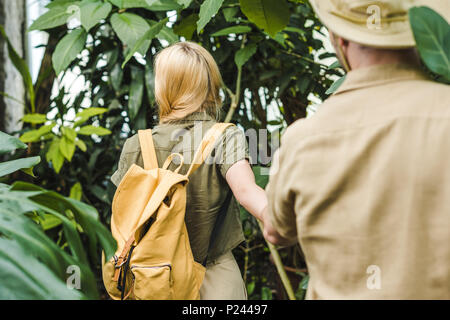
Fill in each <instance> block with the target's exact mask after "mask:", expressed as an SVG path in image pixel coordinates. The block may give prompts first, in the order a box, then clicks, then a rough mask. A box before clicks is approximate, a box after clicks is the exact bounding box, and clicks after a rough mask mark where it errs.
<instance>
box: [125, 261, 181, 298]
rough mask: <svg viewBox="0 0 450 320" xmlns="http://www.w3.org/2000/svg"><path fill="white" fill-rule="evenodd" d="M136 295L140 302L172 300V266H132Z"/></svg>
mask: <svg viewBox="0 0 450 320" xmlns="http://www.w3.org/2000/svg"><path fill="white" fill-rule="evenodd" d="M131 272H132V273H133V277H134V288H133V291H134V295H135V297H136V299H138V300H172V299H173V288H172V282H173V280H172V266H171V265H170V264H164V265H158V266H145V267H144V266H132V267H131Z"/></svg>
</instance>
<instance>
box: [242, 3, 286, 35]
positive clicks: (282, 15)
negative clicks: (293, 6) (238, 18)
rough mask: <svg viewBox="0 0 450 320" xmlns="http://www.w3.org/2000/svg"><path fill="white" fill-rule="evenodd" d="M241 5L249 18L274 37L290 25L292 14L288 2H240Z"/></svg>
mask: <svg viewBox="0 0 450 320" xmlns="http://www.w3.org/2000/svg"><path fill="white" fill-rule="evenodd" d="M239 3H240V4H241V10H242V12H243V13H244V14H245V15H246V16H247V18H248V19H249V20H250V21H251V22H253V23H254V24H256V25H257V26H258V27H259V28H260V29H263V30H264V31H266V32H267V33H268V34H270V36H272V37H274V36H275V35H276V34H277V33H278V32H279V31H281V30H283V29H284V28H285V27H286V26H287V24H288V23H289V18H290V12H289V5H288V3H287V2H286V0H277V1H273V0H239Z"/></svg>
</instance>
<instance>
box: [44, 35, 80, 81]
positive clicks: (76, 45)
mask: <svg viewBox="0 0 450 320" xmlns="http://www.w3.org/2000/svg"><path fill="white" fill-rule="evenodd" d="M86 39H87V33H86V31H85V30H84V29H81V28H80V29H76V30H73V31H72V32H70V33H69V34H67V35H66V36H65V37H64V38H62V39H61V41H60V42H59V43H58V44H57V45H56V48H55V52H54V53H53V56H52V61H53V67H54V69H55V72H56V74H59V73H60V72H61V71H63V70H65V69H66V68H67V67H68V66H69V65H70V63H71V62H72V61H73V60H74V59H75V58H76V57H77V56H78V54H79V53H80V52H81V51H82V50H83V49H84V45H85V44H86Z"/></svg>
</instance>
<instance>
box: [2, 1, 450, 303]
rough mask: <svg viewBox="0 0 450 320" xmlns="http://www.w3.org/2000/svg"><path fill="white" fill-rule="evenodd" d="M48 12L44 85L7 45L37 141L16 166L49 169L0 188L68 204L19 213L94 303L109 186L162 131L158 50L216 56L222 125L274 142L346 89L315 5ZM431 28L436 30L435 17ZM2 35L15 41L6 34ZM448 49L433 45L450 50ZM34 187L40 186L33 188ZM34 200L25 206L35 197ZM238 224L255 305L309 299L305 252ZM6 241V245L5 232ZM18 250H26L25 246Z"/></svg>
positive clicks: (98, 4)
mask: <svg viewBox="0 0 450 320" xmlns="http://www.w3.org/2000/svg"><path fill="white" fill-rule="evenodd" d="M47 8H48V9H49V10H48V11H47V12H46V13H45V14H44V15H42V16H41V17H40V18H38V19H37V20H36V21H35V22H34V23H33V24H32V25H31V27H30V31H32V30H45V31H46V32H48V33H49V41H48V44H47V45H46V51H45V55H44V58H43V61H42V65H41V69H40V72H39V76H38V79H37V81H36V83H32V80H31V76H30V73H29V70H28V68H27V66H26V63H25V62H24V61H23V59H22V58H21V57H19V56H18V55H17V53H16V52H15V51H14V48H12V46H11V45H10V44H9V42H8V50H9V55H10V58H11V60H12V61H13V63H14V64H15V66H16V67H17V69H18V70H19V71H20V73H21V74H22V77H23V80H24V83H25V86H26V88H27V100H26V102H25V109H26V111H27V114H26V115H25V117H24V118H23V122H24V124H25V125H24V129H23V130H22V131H21V132H19V134H20V139H21V141H22V143H28V149H24V145H23V144H21V145H20V144H19V142H15V143H17V145H18V146H19V147H18V150H17V151H16V152H15V153H14V155H12V156H10V157H9V158H11V159H12V160H14V159H16V161H17V160H19V161H23V158H24V157H26V158H25V159H37V158H35V157H40V159H45V160H46V161H41V162H40V163H39V164H37V162H36V163H32V164H30V163H28V164H27V165H29V166H30V167H31V166H32V165H36V167H35V169H34V173H35V177H34V178H31V177H30V176H28V175H26V174H25V173H20V172H19V173H17V172H15V173H12V171H11V172H8V173H7V174H9V173H11V175H9V176H8V179H6V178H5V177H4V178H3V182H7V180H9V181H11V180H12V181H17V180H23V181H28V183H26V182H15V183H14V184H12V186H9V185H6V184H5V185H1V188H0V192H5V193H11V192H19V191H20V192H36V195H37V197H39V194H45V195H46V197H53V199H54V201H55V203H59V204H58V205H56V204H55V206H57V207H56V208H53V207H50V209H51V210H52V211H48V209H47V207H45V204H43V203H40V204H39V206H37V205H36V204H35V202H36V201H35V200H30V201H33V202H32V205H31V204H30V206H29V207H27V208H21V207H14V210H17V212H23V216H26V217H27V219H28V220H26V224H27V225H26V226H25V222H24V225H23V228H25V227H26V228H30V230H31V228H34V229H36V230H35V232H36V233H39V236H40V238H39V239H43V240H42V243H40V244H37V245H39V246H43V247H45V246H46V245H48V246H49V247H51V248H52V250H54V251H55V252H58V253H57V254H58V255H59V256H58V257H62V258H60V260H61V261H60V262H61V263H60V265H59V267H58V268H59V269H58V270H53V272H54V273H55V274H56V275H57V276H59V277H60V279H61V275H62V270H65V269H64V268H65V267H66V265H67V263H68V262H67V261H69V262H70V263H71V264H72V262H73V260H70V259H76V260H77V261H76V263H75V264H77V265H81V266H86V267H83V268H85V269H86V270H87V269H89V266H90V268H91V269H90V270H92V271H90V270H89V271H87V272H88V274H89V280H87V281H89V284H86V290H87V291H82V293H83V296H81V294H80V296H79V297H80V298H82V297H86V298H95V297H96V292H97V291H96V290H94V288H93V284H94V285H95V281H97V282H98V283H99V285H98V287H99V288H102V286H101V284H100V283H101V280H100V278H101V276H100V252H101V249H102V248H103V249H105V248H109V249H108V250H111V247H110V243H109V241H110V240H104V242H102V240H101V239H99V241H98V242H100V243H101V245H98V242H96V241H95V237H94V236H93V234H92V233H90V230H94V229H93V228H95V230H96V229H97V228H100V229H101V228H104V226H102V225H106V226H107V225H108V224H109V219H110V215H111V209H110V208H111V202H112V198H113V195H114V191H115V187H114V185H113V184H112V183H111V182H110V180H109V179H110V176H111V174H112V173H113V172H114V171H115V170H116V169H117V162H118V157H119V154H120V151H121V149H122V145H123V142H124V141H125V139H126V138H127V137H129V136H131V135H133V134H135V133H136V132H137V130H139V129H144V128H151V127H153V126H154V125H156V124H157V123H158V118H157V109H156V104H155V98H154V93H153V84H154V79H153V65H152V63H153V58H154V56H155V54H156V53H157V52H158V51H159V50H161V49H162V48H164V47H166V46H167V45H170V44H172V43H175V42H177V41H180V40H190V41H195V42H197V43H199V44H201V45H202V46H204V47H205V48H206V49H208V50H209V51H210V52H211V53H212V54H213V56H214V58H215V59H216V61H217V63H218V64H219V67H220V69H221V72H222V75H223V79H224V90H223V96H224V103H223V112H222V115H221V117H222V120H225V121H232V122H234V123H237V124H239V125H240V126H241V127H242V128H243V129H250V128H252V129H256V130H259V129H267V128H269V129H270V130H271V132H272V133H273V135H274V137H275V138H277V137H278V135H279V132H280V130H282V129H283V128H285V127H286V126H288V125H289V124H291V123H293V122H294V121H295V120H297V119H299V118H303V117H305V116H306V115H307V112H308V110H310V108H311V109H313V108H312V105H313V103H312V100H313V99H314V98H312V97H315V99H316V100H317V101H320V100H324V99H326V98H327V97H328V95H329V94H330V93H331V92H332V91H334V90H335V88H336V87H337V86H338V84H339V83H340V82H338V83H336V84H335V85H334V86H333V87H331V89H330V86H332V84H333V83H334V81H335V80H336V79H338V78H339V77H341V76H342V75H343V70H342V69H341V67H340V65H339V63H337V62H336V63H333V64H332V65H331V66H328V64H324V63H321V62H320V61H321V60H322V59H326V58H334V55H333V54H331V53H328V52H326V51H325V50H323V48H324V44H323V42H322V40H320V39H322V38H323V37H324V36H326V34H325V32H324V29H323V27H322V25H321V24H320V22H319V21H318V20H317V18H316V16H315V15H314V13H313V11H312V9H311V6H310V5H309V3H308V1H306V0H290V1H288V0H279V1H270V0H204V1H197V0H83V1H73V0H53V1H50V2H49V4H48V5H47ZM419 14H420V13H419ZM421 16H423V15H421ZM69 21H70V22H71V23H69V24H68V22H69ZM77 21H78V23H77ZM74 22H75V23H74ZM444 22H445V21H444ZM426 23H427V24H426V26H428V24H429V23H430V21H429V19H428V20H426ZM446 27H447V30H448V25H447V26H446ZM423 28H424V27H423V26H422V31H421V30H419V31H418V33H417V34H419V33H420V32H422V36H420V35H418V37H419V38H416V39H418V42H419V41H420V39H423V37H424V33H423ZM443 30H444V31H445V29H443ZM0 31H1V32H0V33H1V36H2V38H3V39H6V40H7V38H6V35H5V34H4V31H3V29H2V28H0ZM441 32H442V31H441ZM321 36H322V38H321ZM420 37H422V38H420ZM442 39H445V36H444V37H443V38H442ZM447 39H448V37H447ZM424 41H425V40H424ZM442 43H443V42H440V41H437V42H435V43H433V44H430V45H435V46H436V47H437V48H438V49H439V48H440V49H441V51H442V48H443V47H442ZM447 44H448V43H447ZM425 47H426V48H428V45H427V46H425ZM425 51H426V50H425ZM425 51H423V50H421V55H422V58H424V60H427V61H428V60H429V59H428V58H427V56H428V55H433V57H434V59H437V60H436V61H438V62H436V63H434V64H431V65H429V69H430V70H431V71H434V72H435V73H438V74H441V77H445V75H443V74H442V72H441V70H442V65H441V64H442V59H443V58H445V57H447V59H448V56H445V54H444V56H442V54H441V55H439V54H438V55H436V54H435V50H430V52H428V53H427V52H425ZM445 52H449V50H447V51H445V49H444V53H445ZM444 63H445V59H444ZM447 64H448V60H447ZM427 65H428V64H427ZM444 67H445V65H444ZM446 70H447V72H448V70H450V68H447V69H446ZM74 77H75V79H74ZM436 77H438V76H436ZM74 82H78V83H81V85H79V86H78V87H79V88H77V90H76V92H74V89H73V88H71V84H73V83H74ZM328 89H330V91H328V92H327V90H328ZM52 92H53V94H52ZM8 139H9V138H8ZM258 145H259V148H261V149H270V148H268V145H269V142H268V141H264V140H260V141H258ZM9 151H12V149H11V150H8V152H9ZM268 156H270V154H269V155H268ZM33 157H34V158H33ZM266 158H267V157H265V156H262V157H260V158H258V159H254V160H256V163H255V167H254V172H255V175H256V177H257V182H258V184H260V185H261V186H263V187H264V186H265V184H266V183H267V179H268V176H267V175H264V174H261V172H262V171H261V169H263V171H264V167H265V166H268V165H269V164H270V163H268V162H267V161H266ZM25 161H37V160H25ZM0 168H1V167H0ZM22 168H27V166H23V167H22ZM22 168H19V167H17V168H15V169H22ZM14 171H16V170H14ZM28 173H30V171H29V170H28ZM31 180H32V181H33V182H34V183H35V185H33V184H30V183H29V182H30V181H31ZM36 185H39V186H40V187H37V186H36ZM41 188H45V189H46V190H53V191H46V190H44V189H41ZM36 195H35V194H32V193H31V194H30V195H28V194H24V195H23V197H25V198H27V199H35V198H36ZM62 195H65V196H66V197H64V196H62ZM56 199H57V200H56ZM81 201H82V202H81ZM2 203H3V202H2V200H0V204H2ZM75 203H76V205H75ZM18 205H19V204H18ZM42 206H44V207H42ZM93 208H96V210H97V211H98V212H99V214H98V216H99V219H100V221H101V223H102V225H99V224H98V223H97V222H96V223H95V224H94V222H93V221H94V220H95V219H94V218H95V217H96V215H97V211H96V210H95V209H93ZM19 209H20V210H19ZM25 209H27V210H25ZM0 210H1V207H0ZM24 210H25V211H24ZM77 210H80V211H77ZM58 212H59V216H58V215H57V214H56V213H58ZM83 212H84V213H86V215H87V216H89V217H91V218H92V219H93V220H89V223H87V224H84V225H83V224H82V222H80V221H82V220H83V218H82V217H83V216H84V215H83ZM2 213H3V211H2ZM76 213H78V214H79V217H81V220H79V219H78V218H77V214H76ZM64 214H66V215H68V216H67V217H66V218H67V219H68V220H69V221H70V223H71V224H70V225H71V226H75V228H76V230H75V231H73V230H72V229H71V230H72V232H71V233H70V232H69V231H67V230H69V229H68V228H69V222H67V221H66V220H65V219H64ZM5 217H7V216H6V215H5ZM30 219H31V220H30ZM241 220H242V223H243V227H244V231H245V235H246V241H245V242H244V243H243V244H242V245H241V246H240V247H239V248H237V249H236V251H235V254H236V256H237V258H238V262H239V265H240V266H241V269H242V271H243V277H244V280H245V281H246V284H247V289H248V293H249V298H250V299H285V298H288V297H289V298H294V295H295V298H297V299H302V298H303V297H304V294H305V290H306V287H307V280H308V277H307V270H306V266H305V264H304V261H303V259H302V253H301V251H300V248H299V247H298V246H295V247H291V248H282V249H278V250H276V249H274V248H269V246H268V245H267V243H266V242H265V241H264V239H263V237H262V235H261V232H260V229H259V226H258V223H257V221H256V220H255V219H254V218H253V217H252V216H251V215H249V214H248V213H247V212H245V210H242V212H241ZM33 221H34V222H33ZM74 221H76V223H75V222H74ZM95 221H96V220H95ZM19 222H20V221H19ZM19 222H18V223H19ZM32 223H33V224H32ZM77 223H78V224H77ZM100 229H99V230H100ZM101 230H103V229H101ZM33 232H34V231H33ZM0 234H2V235H3V234H4V235H6V236H7V237H9V236H8V234H7V233H6V231H5V233H3V231H2V229H0ZM75 234H76V235H77V236H78V238H77V236H75ZM11 239H13V238H12V237H11ZM14 239H15V238H14ZM49 239H51V240H49ZM73 239H75V240H74V241H75V242H73V241H72V240H73ZM105 239H107V236H106V235H105ZM0 240H3V238H2V237H0ZM11 241H12V240H11ZM15 242H16V244H15V245H16V246H19V245H20V243H19V240H17V239H16V240H15ZM77 246H78V249H81V247H84V248H89V255H88V256H86V257H85V256H82V255H81V253H80V252H78V251H76V250H75V249H76V248H77ZM25 249H26V248H25ZM18 250H24V248H22V249H18ZM74 250H75V251H74ZM270 250H272V255H271V254H270ZM273 250H275V252H278V253H279V255H280V256H281V261H282V262H283V265H282V267H283V269H284V273H285V274H286V272H287V275H288V279H289V280H290V283H291V284H292V286H293V288H294V291H295V293H292V292H291V293H289V290H288V292H286V289H285V286H283V285H282V279H281V278H283V276H282V277H281V278H280V276H279V274H281V273H280V272H279V270H278V272H277V269H276V268H275V264H274V261H273V257H274V254H273V253H274V251H273ZM107 252H109V251H107ZM70 254H71V256H68V255H70ZM55 255H56V253H55ZM70 257H71V258H70ZM275 258H276V254H275ZM0 260H1V259H0ZM41 262H42V263H43V264H44V265H45V264H46V263H49V261H41ZM16 267H18V266H16ZM55 268H56V267H55ZM83 272H84V271H83ZM89 272H90V273H89ZM94 278H96V280H94ZM55 281H56V280H55ZM42 285H44V284H42ZM83 287H84V286H83ZM88 288H89V289H88ZM91 289H92V290H91ZM24 297H27V295H26V293H24ZM29 297H30V298H31V297H32V296H29ZM64 297H65V296H61V298H64ZM73 297H74V296H73Z"/></svg>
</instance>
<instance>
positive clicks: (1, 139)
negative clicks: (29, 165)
mask: <svg viewBox="0 0 450 320" xmlns="http://www.w3.org/2000/svg"><path fill="white" fill-rule="evenodd" d="M26 148H27V145H26V144H25V143H23V142H22V141H20V140H19V139H17V138H15V137H13V136H10V135H9V134H6V133H4V132H2V131H0V155H2V154H5V153H9V152H11V151H14V150H17V149H26Z"/></svg>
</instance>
